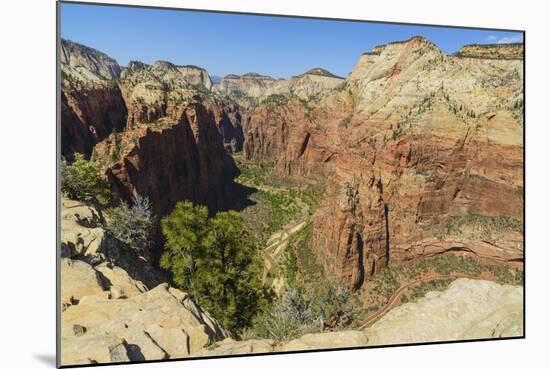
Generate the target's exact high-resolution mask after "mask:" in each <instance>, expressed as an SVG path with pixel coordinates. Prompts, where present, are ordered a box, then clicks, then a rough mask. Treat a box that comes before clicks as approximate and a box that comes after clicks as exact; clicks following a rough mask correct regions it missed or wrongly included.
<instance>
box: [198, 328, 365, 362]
mask: <svg viewBox="0 0 550 369" xmlns="http://www.w3.org/2000/svg"><path fill="white" fill-rule="evenodd" d="M367 343H368V337H367V336H366V335H365V333H364V332H362V331H353V330H349V331H339V332H327V333H309V334H305V335H303V336H301V337H299V338H296V339H294V340H292V341H289V342H280V343H277V344H276V343H274V342H273V340H269V339H252V340H245V341H234V340H232V339H226V340H224V341H220V342H217V343H216V344H215V345H212V346H211V347H208V348H204V349H203V350H201V351H199V352H198V353H197V354H196V355H194V356H202V357H204V356H225V355H243V354H253V353H266V352H289V351H308V350H323V349H324V350H326V349H334V348H351V347H365V346H366V345H367Z"/></svg>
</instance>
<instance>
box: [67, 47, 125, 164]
mask: <svg viewBox="0 0 550 369" xmlns="http://www.w3.org/2000/svg"><path fill="white" fill-rule="evenodd" d="M119 76H120V67H119V65H118V64H117V62H116V61H115V60H113V59H111V58H110V57H108V56H107V55H105V54H103V53H101V52H99V51H97V50H94V49H92V48H89V47H86V46H83V45H80V44H77V43H74V42H71V41H67V40H62V41H61V154H62V155H63V156H64V157H66V158H69V159H70V158H72V156H73V154H74V153H75V152H79V153H84V154H86V155H87V156H89V155H90V154H91V152H92V148H93V146H94V145H95V143H97V142H98V141H100V140H102V139H103V138H105V137H106V136H107V135H109V134H110V133H111V132H113V131H120V130H121V129H122V128H123V127H124V125H125V121H126V113H127V112H126V106H125V104H124V100H123V99H122V95H121V91H120V89H119V88H118V86H117V84H116V79H117V78H118V77H119Z"/></svg>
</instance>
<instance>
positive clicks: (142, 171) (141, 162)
mask: <svg viewBox="0 0 550 369" xmlns="http://www.w3.org/2000/svg"><path fill="white" fill-rule="evenodd" d="M117 150H118V152H117ZM94 156H95V157H97V158H98V160H100V161H102V160H103V159H100V158H108V160H107V161H103V165H104V168H105V170H106V175H107V178H108V179H109V181H110V182H111V184H112V187H113V188H114V189H115V191H116V193H117V194H118V195H119V197H120V198H122V199H123V200H125V201H129V200H131V199H132V198H133V197H134V196H136V195H138V194H139V195H142V196H147V197H149V199H150V200H151V203H152V205H153V208H154V210H155V213H157V214H166V213H167V212H169V211H171V210H172V208H173V206H174V204H175V203H176V202H178V201H180V200H191V201H193V202H195V203H199V204H204V205H207V206H208V207H209V208H210V209H211V210H216V209H222V208H224V207H225V204H226V202H227V198H228V197H229V193H228V192H227V191H228V186H229V183H231V182H232V178H233V177H234V175H235V173H236V171H237V168H236V166H235V164H234V162H233V161H232V159H231V157H230V156H229V155H228V154H227V152H226V151H225V150H224V147H223V140H222V137H221V135H220V134H219V131H218V129H217V126H216V122H215V117H214V115H213V114H212V113H211V112H210V111H208V110H207V109H206V108H205V107H204V106H203V105H202V104H200V103H195V104H192V105H190V106H187V107H185V108H182V109H181V110H180V112H179V117H178V119H177V120H176V121H175V122H172V123H168V122H166V123H162V124H156V125H154V124H149V125H146V124H141V125H139V126H136V127H135V128H134V129H133V130H129V131H126V132H124V133H122V134H119V135H112V136H110V137H108V138H107V139H106V140H105V141H103V142H101V143H100V144H98V145H97V146H96V148H95V151H94ZM113 159H114V160H113Z"/></svg>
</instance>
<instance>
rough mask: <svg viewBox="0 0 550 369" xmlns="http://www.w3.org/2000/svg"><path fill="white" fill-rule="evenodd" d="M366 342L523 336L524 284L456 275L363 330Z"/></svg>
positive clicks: (385, 342)
mask: <svg viewBox="0 0 550 369" xmlns="http://www.w3.org/2000/svg"><path fill="white" fill-rule="evenodd" d="M365 334H366V335H367V336H368V337H369V342H368V345H373V346H376V345H390V344H400V343H420V342H437V341H456V340H467V339H482V338H501V337H520V336H522V335H523V288H521V287H513V286H502V285H499V284H496V283H494V282H489V281H476V280H468V279H459V280H456V281H454V282H452V283H451V285H450V287H449V288H448V289H447V290H445V291H443V292H438V291H432V292H429V293H428V294H427V295H426V296H425V297H424V298H422V299H420V300H419V301H417V302H415V303H407V304H404V305H401V306H399V307H396V308H394V309H392V310H390V311H389V312H388V313H387V314H386V315H384V316H383V317H382V318H380V320H379V321H377V322H376V323H375V324H374V325H373V326H372V327H370V328H367V329H366V330H365Z"/></svg>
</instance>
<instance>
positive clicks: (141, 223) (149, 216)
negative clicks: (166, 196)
mask: <svg viewBox="0 0 550 369" xmlns="http://www.w3.org/2000/svg"><path fill="white" fill-rule="evenodd" d="M106 214H107V224H106V226H105V229H106V231H107V232H109V233H110V234H111V235H112V236H113V237H114V238H116V239H118V240H119V241H121V242H122V243H123V244H125V245H126V246H128V247H129V248H131V249H133V250H135V251H136V252H137V253H138V254H139V255H141V256H145V257H147V258H148V257H149V254H150V251H151V246H152V234H153V230H154V224H155V220H154V219H155V218H154V216H153V213H152V211H151V204H150V203H149V199H148V198H147V197H141V196H139V195H138V196H137V197H136V198H135V200H134V202H133V204H132V206H130V205H128V204H127V203H125V202H123V203H122V204H121V205H120V206H117V207H115V208H111V209H108V210H107V211H106Z"/></svg>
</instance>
